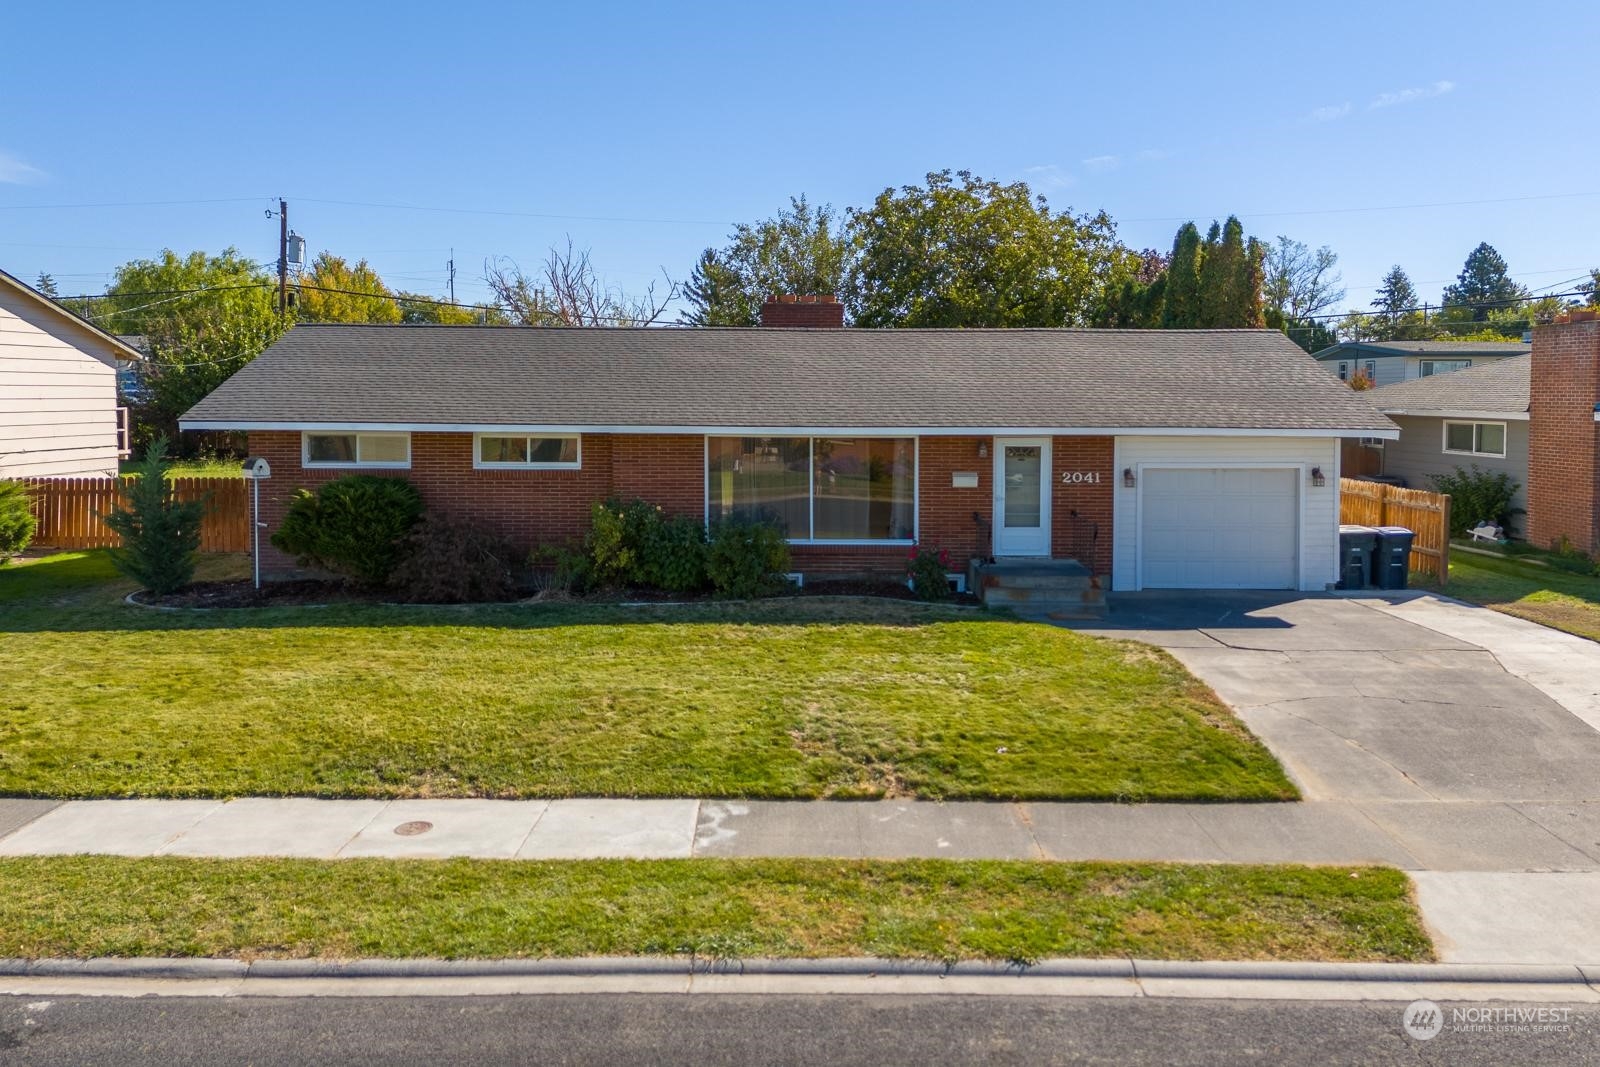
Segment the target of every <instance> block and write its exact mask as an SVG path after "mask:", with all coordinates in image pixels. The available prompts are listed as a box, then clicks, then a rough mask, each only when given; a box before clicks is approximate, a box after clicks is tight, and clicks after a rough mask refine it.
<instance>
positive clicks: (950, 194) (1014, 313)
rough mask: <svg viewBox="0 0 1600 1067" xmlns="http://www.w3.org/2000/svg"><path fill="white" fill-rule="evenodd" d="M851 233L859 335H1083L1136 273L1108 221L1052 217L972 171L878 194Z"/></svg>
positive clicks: (855, 218) (1017, 186) (1033, 201)
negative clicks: (1108, 294) (950, 330)
mask: <svg viewBox="0 0 1600 1067" xmlns="http://www.w3.org/2000/svg"><path fill="white" fill-rule="evenodd" d="M848 230H849V235H850V239H851V248H852V252H853V255H852V257H851V261H850V264H849V271H848V276H847V282H846V285H845V295H846V303H847V305H848V307H849V309H850V311H851V314H852V319H853V321H854V322H855V324H856V325H857V326H868V327H872V326H946V327H949V326H1075V325H1083V324H1085V323H1087V322H1089V321H1091V320H1092V319H1093V317H1094V315H1095V312H1096V309H1097V308H1098V307H1099V306H1100V305H1101V303H1102V298H1103V295H1104V293H1105V290H1106V288H1107V287H1108V286H1109V285H1112V284H1120V283H1121V281H1122V280H1123V279H1124V278H1126V277H1127V276H1129V275H1130V274H1131V273H1132V271H1133V269H1134V265H1135V254H1134V253H1133V252H1131V251H1129V250H1128V249H1127V248H1126V247H1124V246H1123V245H1121V244H1119V243H1118V242H1117V238H1116V227H1115V225H1114V224H1113V223H1112V221H1111V219H1110V217H1109V216H1108V215H1106V214H1105V213H1104V212H1101V213H1099V214H1095V215H1087V214H1086V215H1073V214H1071V213H1070V212H1056V211H1054V210H1052V209H1051V208H1050V205H1049V204H1048V203H1047V202H1046V201H1045V198H1044V197H1042V196H1040V197H1035V196H1034V195H1033V193H1032V192H1031V190H1029V188H1028V186H1027V184H1026V183H1024V182H1014V183H1011V184H1009V185H1003V184H1001V183H999V182H993V181H986V180H984V179H983V178H980V177H977V176H976V175H974V174H972V173H970V172H968V171H958V172H956V173H955V174H952V173H951V172H950V171H948V170H943V171H936V172H934V173H931V174H929V175H928V176H927V183H926V185H922V186H916V185H908V186H904V187H902V188H900V189H898V190H896V189H885V190H884V191H883V192H882V193H880V194H879V195H878V197H877V199H876V200H874V201H873V203H872V206H871V207H868V208H865V209H862V210H854V211H851V212H850V221H849V225H848Z"/></svg>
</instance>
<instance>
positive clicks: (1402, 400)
mask: <svg viewBox="0 0 1600 1067" xmlns="http://www.w3.org/2000/svg"><path fill="white" fill-rule="evenodd" d="M1532 363H1533V356H1532V355H1531V354H1530V355H1522V356H1514V357H1512V358H1510V359H1503V360H1498V361H1496V362H1493V363H1486V364H1484V365H1482V366H1478V367H1473V368H1472V369H1470V370H1464V371H1461V372H1459V373H1456V374H1443V375H1434V376H1433V377H1430V378H1418V379H1416V380H1414V381H1409V382H1400V383H1398V384H1395V385H1386V386H1383V387H1382V388H1379V389H1374V390H1372V391H1371V392H1369V393H1367V394H1366V395H1367V397H1368V398H1369V399H1370V400H1371V401H1372V402H1373V403H1374V404H1376V405H1377V407H1378V410H1379V411H1381V412H1383V413H1384V414H1385V415H1387V416H1389V417H1390V418H1391V419H1393V420H1394V421H1395V424H1396V425H1397V426H1399V427H1400V439H1399V440H1398V441H1386V442H1382V443H1381V444H1379V445H1377V446H1376V447H1377V448H1378V449H1379V450H1380V451H1381V454H1382V462H1381V466H1380V467H1379V470H1378V472H1377V473H1380V474H1383V475H1386V476H1388V477H1392V478H1399V479H1400V480H1401V481H1402V482H1403V483H1404V484H1405V485H1407V486H1410V487H1411V488H1413V489H1432V488H1433V481H1432V476H1433V475H1436V474H1449V473H1453V472H1454V471H1456V470H1458V469H1464V468H1470V467H1471V466H1473V465H1474V464H1475V465H1477V466H1478V467H1479V468H1481V469H1483V470H1487V471H1503V472H1504V473H1506V474H1508V475H1510V476H1511V478H1512V479H1513V480H1514V481H1515V482H1516V483H1517V484H1518V486H1519V488H1518V490H1517V494H1516V496H1515V497H1514V498H1513V500H1512V506H1513V507H1517V508H1524V509H1525V508H1527V506H1528V498H1527V486H1528V378H1529V373H1528V372H1529V369H1530V367H1531V366H1532ZM1367 447H1374V446H1367ZM1521 525H1522V524H1521V523H1520V522H1519V523H1518V526H1519V527H1520V526H1521Z"/></svg>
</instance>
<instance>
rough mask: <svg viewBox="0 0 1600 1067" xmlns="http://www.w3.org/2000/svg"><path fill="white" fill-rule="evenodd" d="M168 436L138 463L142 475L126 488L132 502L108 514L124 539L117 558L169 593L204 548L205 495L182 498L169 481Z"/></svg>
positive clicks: (151, 586)
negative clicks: (201, 498)
mask: <svg viewBox="0 0 1600 1067" xmlns="http://www.w3.org/2000/svg"><path fill="white" fill-rule="evenodd" d="M167 467H168V463H167V439H166V438H165V437H158V438H156V439H155V440H154V441H152V442H151V443H150V446H149V448H148V449H146V450H145V457H144V459H143V460H141V461H140V462H139V464H138V465H137V466H136V467H135V468H134V472H135V474H136V475H137V477H134V478H132V479H130V480H129V482H128V487H127V489H126V490H125V495H126V496H127V500H128V505H127V507H125V508H122V507H119V508H118V509H117V510H115V511H113V512H112V513H111V514H109V515H105V516H102V518H103V519H104V521H105V524H106V525H107V526H109V527H111V529H112V530H114V531H115V532H116V533H117V534H118V535H119V536H121V538H122V547H121V548H118V549H113V550H112V552H111V562H112V564H113V565H114V566H115V567H116V568H117V570H119V571H121V572H122V573H123V574H125V575H127V576H128V577H129V578H132V579H133V580H134V581H136V582H138V583H139V584H140V585H141V586H143V587H144V588H146V589H148V590H149V591H150V592H152V593H155V594H156V595H157V596H165V595H166V594H168V593H173V592H176V591H177V590H179V589H181V588H183V587H184V586H185V585H188V584H189V582H190V580H192V579H193V578H194V564H195V554H196V553H197V552H199V551H200V521H201V520H202V519H203V518H205V514H206V503H205V501H203V500H179V499H178V496H177V492H176V491H175V490H174V489H173V488H172V486H171V484H170V483H168V481H167Z"/></svg>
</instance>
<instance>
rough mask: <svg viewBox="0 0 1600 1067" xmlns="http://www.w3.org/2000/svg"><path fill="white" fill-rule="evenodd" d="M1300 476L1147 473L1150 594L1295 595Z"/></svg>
mask: <svg viewBox="0 0 1600 1067" xmlns="http://www.w3.org/2000/svg"><path fill="white" fill-rule="evenodd" d="M1298 477H1299V475H1298V471H1296V470H1294V469H1289V468H1252V467H1195V468H1187V467H1157V468H1149V469H1147V470H1146V471H1145V472H1144V475H1143V481H1144V491H1143V493H1142V500H1141V516H1140V534H1139V553H1140V582H1141V584H1142V585H1143V586H1144V587H1145V588H1147V589H1293V588H1296V587H1297V586H1298V585H1299V581H1298V574H1299V565H1298V551H1299V546H1298V538H1299V514H1298V512H1299V494H1298V486H1299V482H1298Z"/></svg>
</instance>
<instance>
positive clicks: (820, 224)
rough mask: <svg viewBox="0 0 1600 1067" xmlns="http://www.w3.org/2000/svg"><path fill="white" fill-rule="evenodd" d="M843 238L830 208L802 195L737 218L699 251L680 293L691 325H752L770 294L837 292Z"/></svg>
mask: <svg viewBox="0 0 1600 1067" xmlns="http://www.w3.org/2000/svg"><path fill="white" fill-rule="evenodd" d="M848 252H849V243H848V241H847V240H846V238H845V235H844V233H843V231H842V228H841V227H840V225H839V220H838V216H837V215H836V214H835V212H834V210H833V208H832V207H830V206H829V205H826V204H824V205H822V206H820V207H813V206H812V205H811V204H810V203H808V202H807V201H806V198H805V196H804V195H801V196H798V197H791V198H790V200H789V206H788V207H787V208H786V209H784V210H782V211H780V212H778V214H777V215H776V216H774V217H772V218H770V219H762V220H761V221H759V222H754V223H740V224H739V225H738V226H735V227H734V229H733V232H732V233H731V234H729V235H728V244H727V245H726V246H725V247H723V248H721V249H711V248H708V249H706V250H705V251H704V252H702V253H701V254H700V259H699V260H698V261H697V262H696V263H695V267H694V271H693V272H692V273H691V274H690V276H689V281H688V282H687V283H686V284H685V285H684V288H683V293H684V296H685V297H686V298H687V299H688V301H689V310H688V311H687V312H685V313H684V315H683V321H684V322H685V323H687V324H689V325H691V326H754V325H756V324H757V323H759V322H760V319H761V305H762V304H763V303H765V302H766V299H767V297H768V296H770V295H773V294H776V293H813V294H822V293H838V292H839V291H840V290H841V289H842V288H843V286H844V273H845V259H846V257H847V255H848Z"/></svg>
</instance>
